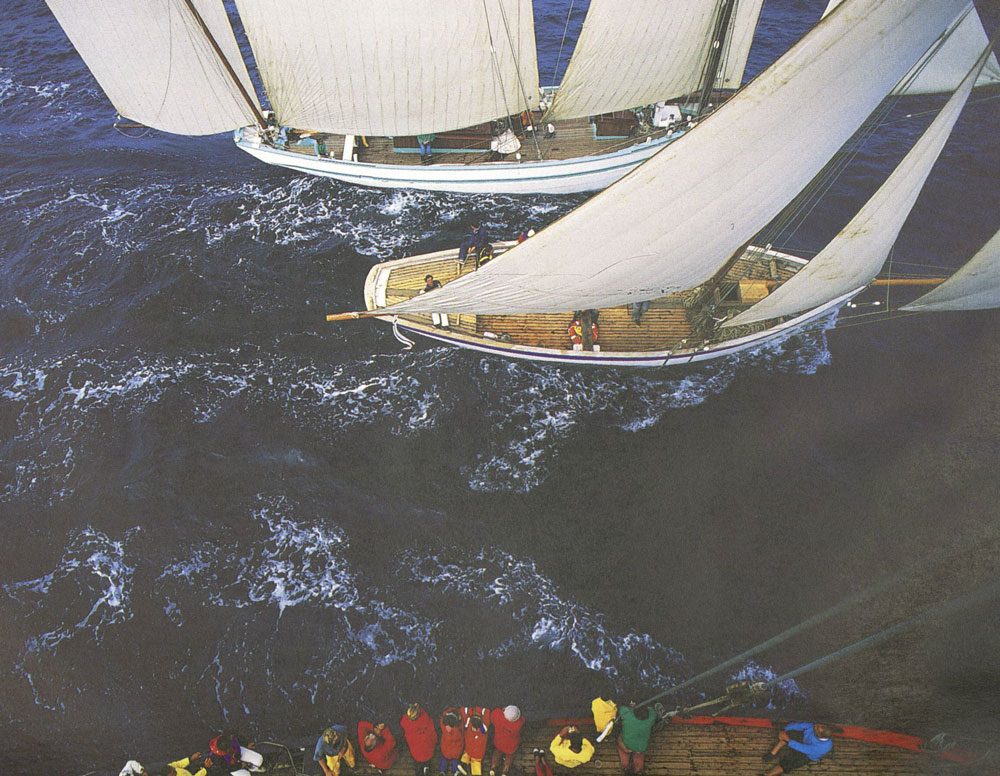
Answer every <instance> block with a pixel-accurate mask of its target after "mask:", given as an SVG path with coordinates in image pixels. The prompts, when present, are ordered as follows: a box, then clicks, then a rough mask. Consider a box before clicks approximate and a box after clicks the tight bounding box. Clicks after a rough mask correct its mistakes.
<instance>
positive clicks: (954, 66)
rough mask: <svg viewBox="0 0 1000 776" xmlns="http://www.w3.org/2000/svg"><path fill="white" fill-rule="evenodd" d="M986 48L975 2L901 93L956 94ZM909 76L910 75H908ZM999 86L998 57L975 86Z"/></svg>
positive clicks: (923, 59)
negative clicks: (954, 91) (958, 87)
mask: <svg viewBox="0 0 1000 776" xmlns="http://www.w3.org/2000/svg"><path fill="white" fill-rule="evenodd" d="M840 3H841V0H830V3H829V4H828V5H827V7H826V10H825V11H824V12H823V16H826V15H827V14H828V13H830V12H831V11H832V10H833V9H834V8H836V7H837V6H838V5H840ZM985 46H986V30H984V29H983V23H982V21H981V20H980V18H979V14H978V13H976V8H975V5H974V4H973V3H971V2H970V3H969V5H968V7H967V8H965V9H963V11H962V13H960V14H959V15H958V16H957V17H956V19H955V29H954V30H953V31H952V32H951V33H950V34H949V35H948V39H947V40H946V41H945V42H944V45H943V46H941V48H940V50H938V51H933V52H928V54H927V56H925V57H921V59H920V61H919V62H917V64H916V65H915V66H914V68H913V71H912V72H913V73H915V74H916V77H915V78H909V77H905V78H903V80H902V83H903V84H905V86H903V87H902V88H901V89H900V90H899V92H898V93H899V94H933V93H935V92H950V91H953V90H954V89H955V88H956V87H957V86H958V83H959V82H960V81H961V80H962V78H963V77H964V76H965V74H966V73H967V72H968V71H969V68H970V67H971V66H972V63H973V62H975V61H976V57H977V55H978V54H979V52H980V51H982V50H983V48H984V47H985ZM907 76H909V74H907ZM996 83H1000V64H998V63H997V58H996V57H995V56H992V55H991V56H990V58H989V60H988V61H987V63H986V64H985V65H984V66H983V70H982V72H981V73H980V75H979V79H978V80H977V81H976V86H988V85H990V84H996Z"/></svg>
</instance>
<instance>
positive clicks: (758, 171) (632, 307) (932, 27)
mask: <svg viewBox="0 0 1000 776" xmlns="http://www.w3.org/2000/svg"><path fill="white" fill-rule="evenodd" d="M972 13H974V9H973V7H972V5H971V4H969V3H967V2H966V0H921V2H919V3H900V2H897V1H896V0H846V2H844V3H843V4H841V5H840V6H839V7H837V8H836V9H834V10H833V11H832V12H831V13H830V14H829V15H828V16H827V17H826V18H825V19H823V20H822V21H821V22H820V23H819V24H818V25H817V26H816V27H815V28H814V29H813V30H811V31H810V32H809V33H808V34H807V35H806V36H805V37H804V38H803V39H802V40H801V41H799V43H797V44H796V45H795V46H794V47H793V48H792V49H791V50H790V51H789V52H788V53H786V54H785V55H784V56H783V57H781V58H780V59H779V60H778V61H777V62H776V63H775V64H774V65H772V66H771V67H770V68H768V69H767V70H766V71H765V72H764V73H762V74H761V75H760V76H759V77H758V78H757V79H755V80H754V81H752V82H751V83H750V84H748V85H747V86H746V87H744V89H743V90H742V91H741V92H739V93H738V94H737V95H736V96H735V97H733V98H732V99H731V100H729V101H728V102H727V103H725V104H724V105H723V106H721V107H720V108H719V109H717V110H716V111H715V112H714V113H712V114H711V115H710V116H708V117H707V118H706V119H705V120H704V121H702V122H700V124H699V125H698V126H697V127H695V128H694V129H693V130H692V131H690V132H688V133H687V134H685V135H684V137H682V138H680V139H679V140H677V141H676V142H674V143H673V144H671V146H670V147H669V148H667V149H664V150H663V151H661V152H660V153H658V154H657V155H656V156H655V157H653V158H652V159H650V160H649V161H648V162H646V163H645V164H644V165H643V166H641V167H640V168H638V169H637V170H635V171H634V172H633V173H631V174H630V175H628V176H626V177H625V178H624V179H623V180H621V181H619V182H618V183H616V184H614V185H613V186H611V187H610V188H609V189H608V190H606V191H604V192H602V193H600V194H598V195H596V196H595V197H594V198H592V199H591V200H589V201H588V202H586V203H585V204H584V205H582V206H581V207H579V208H577V209H576V210H574V211H572V212H571V213H569V214H568V215H566V216H564V217H563V218H562V219H560V220H558V221H556V222H555V223H554V224H552V225H551V226H549V227H548V228H546V229H544V230H542V231H541V232H539V233H538V234H537V235H536V236H534V237H532V238H530V239H528V240H527V241H525V242H523V243H521V244H517V245H514V244H510V243H507V244H503V245H500V246H497V248H498V250H497V254H498V256H497V258H494V259H493V260H492V261H490V262H489V263H488V264H486V265H484V266H482V267H479V268H478V269H477V268H476V267H475V266H473V262H466V263H465V264H463V263H461V262H459V261H458V260H457V255H456V252H455V251H453V250H452V251H440V252H438V253H433V254H427V255H423V256H415V257H410V258H404V259H399V260H396V261H390V262H386V263H384V264H378V265H376V266H375V267H373V268H372V270H371V272H370V273H369V275H368V278H367V281H366V283H365V303H366V306H367V308H368V309H367V311H366V312H360V313H346V314H340V315H333V316H328V318H329V319H330V320H338V319H344V318H352V317H362V316H373V317H379V318H382V319H383V320H386V321H390V322H392V323H393V325H394V327H395V328H396V330H397V332H400V331H401V330H402V331H409V332H413V333H417V334H421V335H423V336H426V337H429V338H431V339H433V340H436V341H439V342H443V343H448V344H452V345H457V346H460V347H465V348H470V349H473V350H478V351H481V352H486V353H492V354H498V355H502V356H505V357H509V358H516V359H525V360H532V361H542V362H550V363H563V364H566V363H570V364H592V365H611V366H666V365H676V364H691V363H696V362H700V361H705V360H708V359H713V358H718V357H720V356H724V355H728V354H731V353H734V352H738V351H740V350H743V349H746V348H749V347H754V346H757V345H759V344H761V343H763V342H766V341H768V340H772V339H776V338H778V337H782V336H784V335H786V334H787V333H788V332H790V331H793V330H795V329H798V328H800V327H802V326H804V325H805V324H807V323H809V322H810V321H813V320H815V319H817V318H819V317H821V316H824V315H827V314H829V313H831V312H832V311H835V310H837V309H838V308H839V307H840V306H841V305H843V304H845V303H846V302H848V301H849V300H851V299H852V298H853V297H854V296H856V295H857V294H858V293H860V292H861V291H862V290H864V288H865V287H867V286H868V285H869V283H870V282H871V281H872V280H873V279H874V278H875V276H876V274H877V273H878V271H879V269H880V267H881V265H882V263H883V262H884V260H885V258H886V256H887V255H888V253H889V250H890V249H891V247H892V245H893V243H894V241H895V239H896V236H897V234H898V233H899V230H900V229H901V227H902V225H903V222H904V221H905V219H906V217H907V215H908V213H909V211H910V209H911V207H912V206H913V203H914V202H915V200H916V197H917V194H918V193H919V191H920V189H921V187H922V186H923V183H924V181H925V180H926V178H927V176H928V174H929V173H930V170H931V167H932V166H933V164H934V162H935V160H936V159H937V156H938V154H939V153H940V151H941V149H942V147H943V146H944V143H945V142H946V140H947V138H948V135H949V134H950V132H951V129H952V127H953V126H954V123H955V121H956V119H957V117H958V115H959V113H960V112H961V110H962V107H963V105H964V104H965V102H966V100H967V98H968V96H969V94H970V92H971V90H972V88H973V86H974V84H975V83H976V81H977V79H978V78H979V75H980V73H981V71H982V69H983V68H984V67H985V65H986V63H987V62H989V61H991V54H990V50H991V45H990V44H987V45H986V46H985V47H984V48H983V49H982V50H981V53H979V54H978V57H977V59H976V61H975V62H974V63H973V64H972V66H971V68H970V69H969V70H968V72H967V73H966V74H965V76H964V77H963V78H962V80H961V83H960V84H959V85H958V88H957V89H956V91H955V92H954V94H953V95H952V96H951V98H950V99H949V100H948V102H947V104H946V105H945V107H944V108H943V109H942V110H941V112H940V114H939V115H938V116H937V117H936V118H935V120H934V121H933V122H932V123H931V125H930V126H929V127H928V129H927V130H926V132H925V133H924V134H923V136H922V137H921V138H920V140H919V141H918V142H917V143H916V144H915V145H914V147H913V148H912V149H911V150H910V152H909V153H908V154H907V155H906V157H905V158H904V159H903V161H902V162H901V163H900V164H899V166H898V167H897V168H896V169H895V171H894V172H893V173H892V174H891V175H890V177H889V178H888V180H887V181H886V182H885V183H884V184H883V185H882V187H881V188H880V189H879V190H878V191H877V192H876V193H875V195H874V196H873V197H872V198H871V199H870V200H869V201H868V203H867V204H866V205H864V207H862V209H861V210H860V211H859V212H858V214H857V215H856V216H855V217H854V218H853V219H852V220H851V222H850V223H848V225H847V226H846V227H844V229H843V230H842V231H841V232H840V233H839V234H838V235H837V236H836V237H835V238H834V239H833V240H832V241H831V242H830V243H829V245H827V246H826V248H824V249H823V250H822V251H821V252H820V253H819V254H818V255H817V256H816V257H814V258H813V259H811V260H808V261H807V260H806V259H804V258H800V257H797V256H793V255H790V254H787V253H783V252H780V251H777V250H775V249H774V248H773V247H772V245H771V244H769V243H767V242H766V241H763V240H761V239H760V230H761V229H763V228H764V227H765V226H766V225H767V224H769V223H771V222H772V220H773V219H775V218H776V217H777V216H779V214H780V213H781V212H782V210H783V209H784V208H785V206H786V204H787V203H789V202H790V201H791V200H792V199H793V198H794V197H796V195H798V194H799V193H800V192H801V191H802V190H803V188H805V187H807V184H809V183H810V181H812V180H813V179H814V176H817V175H818V174H819V173H820V172H821V170H823V168H824V166H826V165H827V162H828V161H829V160H830V159H831V158H832V157H833V156H834V154H836V153H837V151H838V150H839V149H840V148H841V147H842V146H843V145H844V143H846V142H847V141H848V140H849V139H850V138H851V136H852V135H854V133H855V132H856V131H857V130H858V129H859V127H861V126H862V124H863V122H865V120H866V118H867V117H869V115H870V114H872V112H873V111H875V109H876V108H878V107H879V105H880V104H881V103H882V101H883V99H884V98H885V96H886V95H887V94H889V93H890V92H892V91H899V90H900V89H901V88H904V87H905V80H906V79H907V78H917V77H919V75H920V71H912V70H911V68H913V66H914V64H915V63H917V62H927V61H929V58H930V57H931V56H932V55H934V54H935V53H936V52H940V51H941V50H943V49H944V48H945V47H946V46H948V40H949V39H950V36H951V35H953V34H954V33H955V31H956V30H957V29H959V28H960V27H961V24H962V23H963V20H964V19H965V18H967V17H968V15H969V14H972ZM900 79H904V80H903V81H901V80H900ZM664 203H669V206H665V205H664ZM755 237H756V238H757V240H756V241H757V243H758V244H759V243H761V242H763V243H764V244H763V247H759V245H755V244H753V243H754V241H755ZM994 254H995V251H994ZM427 274H432V275H433V276H434V278H436V279H438V280H440V281H442V282H443V283H444V286H443V288H440V289H438V290H433V291H430V292H428V293H423V294H421V293H420V289H421V288H422V287H423V286H422V284H423V278H424V276H425V275H427ZM977 277H978V276H977ZM640 305H641V306H645V307H648V309H646V310H645V312H642V314H641V317H640V316H634V317H633V315H634V313H635V312H637V311H639V312H641V311H642V307H640ZM574 311H576V312H574ZM630 313H632V314H633V315H630ZM431 315H437V316H441V315H447V316H448V318H447V320H446V323H447V325H448V327H447V328H446V329H445V328H440V327H435V326H434V325H433V324H432V318H431V317H430V316H431ZM635 318H638V319H639V320H638V323H635V322H634V319H635ZM439 320H440V321H445V319H443V318H441V319H439Z"/></svg>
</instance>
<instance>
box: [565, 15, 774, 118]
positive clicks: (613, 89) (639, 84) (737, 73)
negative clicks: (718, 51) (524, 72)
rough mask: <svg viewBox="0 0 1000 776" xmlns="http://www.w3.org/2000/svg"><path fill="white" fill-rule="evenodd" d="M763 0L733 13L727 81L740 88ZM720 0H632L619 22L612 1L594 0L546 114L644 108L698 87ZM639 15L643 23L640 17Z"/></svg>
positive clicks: (727, 58) (579, 113)
mask: <svg viewBox="0 0 1000 776" xmlns="http://www.w3.org/2000/svg"><path fill="white" fill-rule="evenodd" d="M761 2H762V0H743V1H742V2H740V3H739V4H738V8H737V10H736V11H735V13H734V14H733V21H732V23H731V25H730V27H731V32H730V35H729V39H730V40H731V41H732V43H733V45H732V46H731V47H730V48H729V50H728V51H727V52H726V54H727V56H726V59H725V63H726V66H725V70H724V73H725V77H724V82H725V85H727V86H733V85H735V86H734V88H735V87H738V86H739V82H740V80H741V79H742V77H743V68H744V67H745V66H746V59H747V54H748V52H749V51H750V43H751V42H752V40H753V31H754V29H755V28H756V25H757V17H758V15H759V14H760V6H761ZM718 11H719V2H718V0H669V1H665V0H634V1H633V2H632V3H630V5H629V9H628V13H629V17H630V19H632V20H634V21H632V22H624V21H623V19H622V7H621V3H620V2H618V1H617V0H593V1H592V2H591V4H590V8H589V9H588V11H587V18H586V20H585V22H584V25H583V29H582V30H581V32H580V38H579V40H578V41H577V43H576V47H575V48H574V50H573V56H572V58H571V59H570V62H569V66H568V67H567V68H566V74H565V76H564V77H563V80H562V83H561V84H560V85H559V91H558V92H557V93H556V97H555V101H554V103H553V106H552V108H551V110H550V111H549V112H548V114H547V118H552V119H564V118H575V117H578V116H590V115H593V114H597V113H606V112H608V111H614V110H622V109H625V108H632V107H635V106H637V105H649V104H651V103H654V102H658V101H660V100H665V99H668V98H672V97H679V96H681V95H685V94H688V93H690V92H693V91H695V90H696V89H698V88H699V87H700V86H701V80H702V77H703V73H704V69H705V63H706V61H707V58H708V54H709V47H710V45H711V43H712V38H713V34H714V31H715V24H716V18H717V16H718ZM640 20H641V21H640Z"/></svg>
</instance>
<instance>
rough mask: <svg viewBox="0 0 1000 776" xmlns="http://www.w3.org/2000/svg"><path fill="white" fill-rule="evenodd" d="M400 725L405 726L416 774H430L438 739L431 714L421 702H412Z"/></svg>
mask: <svg viewBox="0 0 1000 776" xmlns="http://www.w3.org/2000/svg"><path fill="white" fill-rule="evenodd" d="M399 726H400V727H401V728H403V735H404V736H405V737H406V745H407V746H408V747H409V748H410V755H411V756H412V757H413V772H414V776H430V770H431V760H432V759H433V758H434V749H435V748H436V747H437V740H438V737H437V730H436V729H435V727H434V720H432V719H431V715H430V714H428V713H427V712H426V711H424V710H423V709H422V708H421V707H420V704H419V703H411V704H410V705H409V706H407V707H406V713H405V714H404V715H403V716H402V717H401V718H400V720H399Z"/></svg>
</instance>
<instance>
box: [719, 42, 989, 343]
mask: <svg viewBox="0 0 1000 776" xmlns="http://www.w3.org/2000/svg"><path fill="white" fill-rule="evenodd" d="M989 53H990V47H989V45H987V47H986V49H985V50H984V51H983V52H982V54H981V56H980V58H979V60H978V61H977V62H976V63H975V64H974V65H973V67H972V70H970V71H969V72H968V73H967V74H966V76H965V79H964V80H963V81H962V83H961V84H959V87H958V89H957V90H956V91H955V93H954V94H952V96H951V97H950V98H949V99H948V102H947V103H946V104H945V106H944V107H943V108H942V109H941V112H940V113H939V114H938V115H937V116H936V117H935V119H934V121H932V122H931V125H930V126H929V127H928V128H927V129H926V130H925V131H924V133H923V135H921V136H920V139H919V140H918V141H917V142H916V143H915V144H914V146H913V148H911V149H910V151H909V153H907V154H906V156H905V157H904V158H903V161H901V162H900V163H899V165H898V166H897V167H896V169H895V170H893V172H892V174H891V175H890V176H889V177H888V179H887V180H886V181H885V183H883V184H882V186H881V187H879V189H878V191H876V192H875V194H874V195H873V196H872V197H871V199H869V200H868V202H866V203H865V205H864V206H863V207H862V208H861V210H859V211H858V213H857V215H856V216H855V217H854V218H852V219H851V221H850V222H849V223H848V224H847V226H845V227H844V228H843V229H842V230H841V231H840V232H839V233H838V234H837V236H836V237H835V238H834V239H833V240H831V241H830V243H829V244H828V245H827V246H826V247H825V248H824V249H823V250H822V251H820V252H819V253H818V254H817V255H816V256H815V257H814V258H813V259H812V260H811V261H810V262H809V263H808V264H807V265H806V266H805V267H804V268H803V269H801V270H799V271H798V272H797V273H796V274H795V275H794V276H793V277H792V278H791V279H790V280H788V281H787V282H785V283H784V284H782V285H781V286H779V287H778V289H777V290H776V291H775V292H774V293H773V294H771V295H769V296H767V297H765V298H764V299H763V300H762V301H760V302H758V303H757V304H755V305H754V306H753V307H751V308H750V309H749V310H746V311H744V312H742V313H740V314H739V315H737V316H735V317H734V318H731V319H730V320H728V321H726V322H725V323H723V324H722V325H723V326H738V325H742V324H745V323H754V322H756V321H764V320H768V319H771V318H779V317H781V316H784V315H791V314H793V313H798V312H801V311H803V310H809V309H811V308H814V307H818V306H819V305H822V304H825V303H826V302H829V301H830V300H832V299H836V298H837V297H839V296H842V295H844V294H846V293H847V292H849V291H854V290H857V289H859V288H863V287H864V286H866V285H867V284H868V283H869V282H871V280H872V279H873V278H874V277H875V276H876V275H877V274H878V272H879V270H880V269H881V268H882V264H883V263H884V262H885V258H886V256H887V255H888V253H889V251H890V249H891V248H892V245H893V243H895V241H896V237H897V236H898V235H899V231H900V229H902V227H903V223H904V222H905V221H906V219H907V217H909V214H910V210H911V209H912V208H913V205H914V203H915V202H916V201H917V197H918V196H919V194H920V191H921V189H922V188H923V186H924V183H925V182H926V180H927V176H928V175H930V172H931V168H932V167H933V166H934V163H935V162H936V161H937V158H938V156H939V155H940V153H941V150H942V149H943V148H944V145H945V143H946V142H947V140H948V138H949V137H950V136H951V131H952V129H953V128H954V126H955V122H956V121H957V120H958V115H959V114H960V113H961V112H962V108H963V107H965V103H966V101H967V100H968V99H969V94H970V93H971V92H972V87H973V84H975V82H976V79H977V78H978V77H979V72H980V70H981V69H982V67H983V65H984V64H985V62H986V59H987V57H988V55H989Z"/></svg>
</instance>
